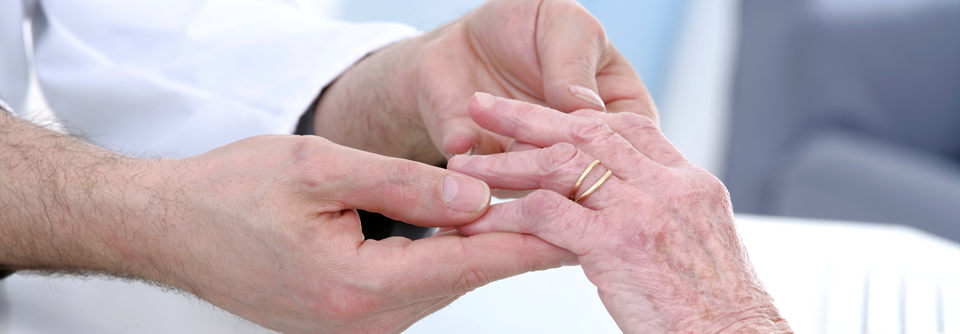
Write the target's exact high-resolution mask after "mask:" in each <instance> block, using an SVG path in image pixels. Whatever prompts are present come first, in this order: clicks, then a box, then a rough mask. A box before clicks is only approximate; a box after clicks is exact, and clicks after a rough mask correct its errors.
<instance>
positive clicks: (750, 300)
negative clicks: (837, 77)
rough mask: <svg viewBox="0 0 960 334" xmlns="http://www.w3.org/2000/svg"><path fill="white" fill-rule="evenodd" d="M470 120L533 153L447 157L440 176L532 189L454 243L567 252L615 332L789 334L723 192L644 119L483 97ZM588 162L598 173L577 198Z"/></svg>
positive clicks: (589, 175)
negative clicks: (495, 241) (521, 243)
mask: <svg viewBox="0 0 960 334" xmlns="http://www.w3.org/2000/svg"><path fill="white" fill-rule="evenodd" d="M469 110H470V113H471V116H472V117H473V119H474V120H475V121H476V122H477V123H478V124H479V125H480V126H483V127H484V128H486V129H488V130H490V131H493V132H494V133H498V134H500V135H503V136H506V137H510V138H515V139H516V140H517V141H519V142H524V143H528V144H531V145H533V146H538V147H544V148H543V149H533V150H525V151H518V152H510V153H504V154H496V155H489V156H457V157H454V158H452V159H451V160H450V161H449V163H448V165H447V166H448V168H450V169H451V170H454V171H458V172H461V173H464V174H467V175H471V176H474V177H477V178H480V179H482V180H485V181H487V182H488V183H489V184H490V186H491V187H492V188H500V189H510V190H528V189H543V190H538V191H536V192H533V193H531V194H530V195H528V196H526V197H524V198H521V199H519V200H516V201H513V202H508V203H503V204H499V205H494V206H492V207H491V208H490V209H489V211H488V212H487V213H486V215H485V216H484V217H482V218H481V219H479V220H477V221H475V222H473V223H471V224H468V225H464V226H461V227H459V228H458V230H459V231H460V232H461V233H462V234H464V235H482V234H481V233H487V232H517V233H524V234H532V235H536V236H538V237H540V238H542V239H543V240H546V241H547V242H549V243H552V244H554V245H556V246H558V247H562V248H565V249H568V250H570V251H572V252H573V253H575V254H576V256H577V258H578V259H579V263H580V264H581V265H582V266H583V270H584V272H585V273H586V275H587V277H588V278H589V279H590V281H591V282H593V283H594V284H596V286H597V287H598V290H599V293H600V298H601V300H603V303H604V305H605V306H606V307H607V310H608V311H609V312H610V314H611V315H612V316H613V318H614V319H615V320H616V322H617V324H618V325H619V326H620V328H621V329H622V330H623V331H624V332H625V333H734V332H739V333H754V332H758V333H759V332H763V333H772V332H789V331H790V329H789V326H788V325H787V323H786V321H784V320H783V319H782V318H780V316H779V314H778V312H777V309H776V308H775V307H774V305H773V301H772V299H771V298H770V296H769V295H768V294H767V293H766V292H765V291H764V289H763V286H762V285H761V284H760V282H759V281H758V280H757V278H756V276H755V274H754V272H753V269H752V267H751V265H750V262H749V260H748V259H747V254H746V252H745V250H744V249H743V247H742V245H741V243H740V240H739V238H738V235H737V231H736V226H735V224H734V220H733V212H732V210H731V206H730V201H729V195H728V194H727V191H726V189H725V188H724V186H723V184H721V183H720V181H719V180H717V179H716V178H715V177H713V176H712V175H710V174H709V173H707V172H706V171H704V170H702V169H700V168H697V167H696V166H693V165H691V164H690V163H689V162H687V161H686V160H685V159H684V158H683V156H682V155H681V154H680V152H678V151H677V150H676V149H675V148H674V147H673V146H672V145H671V144H670V143H669V142H668V141H667V140H666V138H665V137H664V136H663V135H662V133H661V132H660V130H659V129H658V127H657V125H656V124H655V122H654V121H653V120H651V119H650V118H647V117H643V116H640V115H636V114H630V113H619V114H608V113H602V112H598V111H593V110H581V111H577V112H574V113H572V114H564V113H560V112H557V111H554V110H550V109H548V108H544V107H540V106H535V105H531V104H527V103H522V102H519V101H513V100H507V99H501V98H494V97H493V96H490V95H487V94H477V95H476V96H475V97H474V98H473V99H472V100H471V102H470V104H469ZM594 160H599V161H600V162H601V164H600V165H596V166H595V167H594V168H593V169H592V170H590V171H589V173H587V176H586V178H585V180H584V181H583V182H582V184H581V186H580V187H579V189H577V188H576V187H575V186H574V185H575V184H576V183H577V181H578V179H580V178H581V175H582V174H583V172H584V171H585V170H586V169H589V168H588V166H590V165H591V163H592V162H593V161H594ZM606 171H609V172H611V173H612V176H610V177H609V179H606V181H605V182H599V180H601V178H602V177H603V175H605V174H606V173H605V172H606ZM595 184H599V187H598V188H596V189H595V192H593V193H592V194H586V193H587V192H588V191H590V189H588V188H593V187H592V186H593V185H595ZM571 192H574V193H573V194H571ZM568 197H572V198H574V199H579V200H581V202H580V203H579V204H578V203H576V202H575V201H573V200H570V199H569V198H568ZM570 260H571V262H572V261H576V260H575V259H570Z"/></svg>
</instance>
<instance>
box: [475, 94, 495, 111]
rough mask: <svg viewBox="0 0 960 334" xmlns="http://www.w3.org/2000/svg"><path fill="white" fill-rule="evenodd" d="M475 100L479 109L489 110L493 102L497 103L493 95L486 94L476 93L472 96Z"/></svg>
mask: <svg viewBox="0 0 960 334" xmlns="http://www.w3.org/2000/svg"><path fill="white" fill-rule="evenodd" d="M473 96H474V97H476V99H477V104H478V105H480V108H483V109H490V107H492V106H493V103H494V102H497V98H496V97H494V96H493V95H490V94H487V93H481V92H476V93H474V94H473Z"/></svg>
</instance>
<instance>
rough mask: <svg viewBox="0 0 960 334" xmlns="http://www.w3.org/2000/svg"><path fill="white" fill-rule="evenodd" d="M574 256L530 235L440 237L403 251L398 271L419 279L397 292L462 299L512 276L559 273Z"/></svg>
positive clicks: (411, 244) (420, 242) (500, 234)
mask: <svg viewBox="0 0 960 334" xmlns="http://www.w3.org/2000/svg"><path fill="white" fill-rule="evenodd" d="M395 254H396V253H395ZM573 256H574V254H573V253H571V252H570V251H567V250H565V249H563V248H559V247H557V246H554V245H552V244H550V243H548V242H546V241H543V239H540V238H538V237H536V236H533V235H529V234H519V233H484V234H478V235H475V236H471V237H463V236H459V235H443V236H435V237H432V238H425V239H420V240H416V241H413V242H411V243H409V244H407V245H406V247H404V251H403V252H402V255H401V257H402V259H398V260H397V261H396V262H397V263H403V264H404V265H403V266H399V267H396V268H395V270H399V271H401V272H405V271H409V270H411V268H415V270H416V271H417V272H416V276H417V279H408V280H403V281H401V282H400V284H401V285H407V286H404V287H403V288H400V289H397V291H416V294H417V296H411V297H420V298H431V297H442V296H449V295H462V294H464V293H467V292H470V291H472V290H474V289H476V288H479V287H481V286H483V285H486V284H488V283H491V282H493V281H497V280H500V279H504V278H507V277H510V276H515V275H519V274H522V273H525V272H529V271H535V270H545V269H549V268H555V267H559V266H560V265H561V264H562V263H563V262H564V260H566V259H569V258H571V257H573ZM401 276H402V275H401Z"/></svg>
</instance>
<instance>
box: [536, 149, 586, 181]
mask: <svg viewBox="0 0 960 334" xmlns="http://www.w3.org/2000/svg"><path fill="white" fill-rule="evenodd" d="M540 155H541V157H540V158H539V159H537V163H538V164H539V165H540V166H539V168H540V172H541V175H543V176H544V177H549V178H553V177H555V176H557V175H561V174H560V173H562V172H565V171H566V169H567V166H569V165H570V164H571V163H573V162H574V161H575V160H577V157H578V156H579V155H580V150H578V149H577V148H576V147H574V146H573V145H571V144H568V143H559V144H556V145H553V146H551V147H550V148H548V149H546V150H543V151H541V153H540Z"/></svg>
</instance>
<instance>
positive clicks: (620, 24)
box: [326, 0, 960, 241]
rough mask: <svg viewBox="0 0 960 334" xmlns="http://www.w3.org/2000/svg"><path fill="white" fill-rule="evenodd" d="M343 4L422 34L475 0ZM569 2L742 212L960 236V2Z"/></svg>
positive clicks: (339, 12) (355, 14)
mask: <svg viewBox="0 0 960 334" xmlns="http://www.w3.org/2000/svg"><path fill="white" fill-rule="evenodd" d="M481 3H482V1H478V0H464V1H441V0H422V1H403V2H396V1H387V0H352V1H342V2H340V3H337V4H334V5H331V6H329V7H328V8H326V10H328V15H330V16H332V17H336V18H340V19H343V20H349V21H399V22H403V23H406V24H409V25H412V26H414V27H417V28H419V29H421V30H429V29H432V28H434V27H436V26H438V25H440V24H443V23H445V22H448V21H450V20H452V19H455V18H457V17H459V16H460V15H463V14H464V13H466V12H468V11H469V10H470V9H472V8H473V7H475V6H477V5H479V4H481ZM580 3H581V4H582V5H583V6H584V7H586V8H587V9H588V10H589V11H590V12H591V13H593V14H594V15H595V16H596V17H597V18H598V19H599V20H600V22H602V23H603V25H604V27H605V28H606V30H607V33H608V34H609V36H610V39H611V40H612V41H613V43H614V45H616V46H617V48H618V49H619V50H620V51H621V52H622V53H623V54H624V55H626V57H627V58H628V59H630V61H631V62H632V63H633V65H634V67H635V68H636V70H637V72H639V74H640V76H641V77H642V78H643V80H644V83H645V84H646V86H647V88H648V89H649V90H650V92H651V93H652V94H653V97H654V99H655V100H656V101H657V105H658V107H659V108H660V113H661V115H662V121H663V123H662V126H663V130H664V132H665V133H666V135H667V136H668V137H669V138H670V139H671V141H673V142H674V144H675V145H677V146H678V147H679V148H680V149H681V151H683V152H684V154H685V155H686V156H687V158H688V159H690V160H691V161H692V162H693V163H695V164H697V165H698V166H700V167H702V168H704V169H707V170H708V171H710V172H712V173H713V174H714V175H717V176H718V177H720V178H721V179H722V180H723V181H724V182H725V183H726V185H727V187H728V188H729V190H730V193H731V196H732V198H733V204H734V210H735V211H737V212H739V213H756V214H766V215H784V216H796V217H810V218H826V219H840V220H851V221H867V222H881V223H895V224H902V225H908V226H913V227H915V228H918V229H921V230H924V231H927V232H929V233H933V234H936V235H938V236H941V237H943V238H947V239H951V240H954V241H960V1H956V0H786V1H763V0H740V1H736V0H711V1H702V0H645V1H609V0H607V1H599V0H582V1H580Z"/></svg>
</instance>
